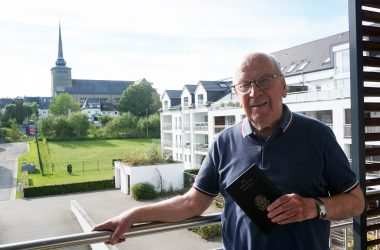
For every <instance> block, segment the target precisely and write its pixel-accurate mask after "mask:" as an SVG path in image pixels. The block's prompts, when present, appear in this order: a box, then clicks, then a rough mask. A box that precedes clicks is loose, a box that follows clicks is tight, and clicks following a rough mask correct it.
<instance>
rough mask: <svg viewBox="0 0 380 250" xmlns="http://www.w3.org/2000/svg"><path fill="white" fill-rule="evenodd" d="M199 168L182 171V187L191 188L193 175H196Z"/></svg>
mask: <svg viewBox="0 0 380 250" xmlns="http://www.w3.org/2000/svg"><path fill="white" fill-rule="evenodd" d="M198 172H199V169H186V170H185V172H184V173H183V182H184V183H183V187H184V188H191V187H192V186H193V183H194V180H195V177H196V176H197V174H198Z"/></svg>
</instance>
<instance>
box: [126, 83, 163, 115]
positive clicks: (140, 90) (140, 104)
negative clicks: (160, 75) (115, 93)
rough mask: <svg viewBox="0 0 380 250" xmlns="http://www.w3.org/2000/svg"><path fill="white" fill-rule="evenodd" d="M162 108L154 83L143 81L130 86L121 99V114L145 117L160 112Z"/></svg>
mask: <svg viewBox="0 0 380 250" xmlns="http://www.w3.org/2000/svg"><path fill="white" fill-rule="evenodd" d="M160 107H161V103H160V96H159V94H158V93H157V90H156V89H154V88H153V86H152V83H150V82H148V81H147V80H145V79H143V80H141V81H139V82H135V83H134V84H133V85H131V86H129V87H128V88H127V89H126V90H125V91H124V92H123V95H122V97H121V99H120V106H119V109H120V112H131V113H132V114H134V115H136V116H140V117H141V116H145V115H150V114H153V113H156V112H158V109H159V108H160Z"/></svg>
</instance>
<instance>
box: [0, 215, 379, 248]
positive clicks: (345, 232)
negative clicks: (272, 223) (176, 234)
mask: <svg viewBox="0 0 380 250" xmlns="http://www.w3.org/2000/svg"><path fill="white" fill-rule="evenodd" d="M77 216H78V215H77ZM86 219H87V218H83V220H84V222H82V223H83V224H86V223H87V225H89V222H88V221H86ZM220 220H221V214H220V213H211V214H205V215H202V216H198V217H194V218H191V219H188V220H184V221H181V222H175V223H147V224H139V225H136V226H133V228H132V229H131V230H130V232H127V233H125V234H124V235H123V238H125V239H126V240H127V242H126V243H125V244H123V245H125V246H123V248H122V249H124V247H125V249H128V239H131V238H136V237H144V236H147V235H153V234H157V233H163V232H171V231H176V230H180V229H187V228H191V227H197V226H204V225H210V224H217V223H220ZM379 221H380V217H372V218H370V219H369V220H368V223H369V225H371V224H374V223H377V222H379ZM352 224H353V222H352V220H351V219H348V220H344V221H336V222H333V223H332V224H331V227H330V249H339V250H343V249H352V248H353V245H354V240H353V230H352ZM89 228H91V227H89ZM110 236H111V232H106V231H103V232H91V231H88V230H87V231H85V232H83V233H74V234H67V235H61V236H56V237H49V238H39V239H34V240H29V241H20V242H14V243H7V244H2V245H0V250H11V249H12V250H17V249H38V250H43V249H59V248H65V249H71V248H72V247H74V246H86V245H87V246H89V245H90V244H91V245H93V246H94V244H95V243H98V244H97V247H98V248H97V249H108V248H106V246H105V245H104V247H103V248H101V247H102V246H101V245H102V242H105V241H107V240H108V239H109V237H110ZM379 236H380V232H378V230H375V231H373V232H372V233H371V234H368V237H369V238H372V239H378V238H379ZM172 241H174V242H177V244H178V246H179V248H181V247H180V245H181V244H182V243H181V240H177V239H175V238H173V239H172ZM156 244H163V242H161V243H160V242H156ZM117 246H120V245H116V247H117ZM99 247H100V248H99ZM113 249H118V248H113ZM213 249H214V250H216V249H222V248H213ZM374 249H375V248H374ZM210 250H211V249H210Z"/></svg>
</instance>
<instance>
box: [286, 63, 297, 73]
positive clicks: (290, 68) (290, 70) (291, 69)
mask: <svg viewBox="0 0 380 250" xmlns="http://www.w3.org/2000/svg"><path fill="white" fill-rule="evenodd" d="M296 66H297V64H296V63H295V64H292V65H290V67H289V68H288V70H287V71H286V73H290V72H292V71H293V69H294V68H295V67H296Z"/></svg>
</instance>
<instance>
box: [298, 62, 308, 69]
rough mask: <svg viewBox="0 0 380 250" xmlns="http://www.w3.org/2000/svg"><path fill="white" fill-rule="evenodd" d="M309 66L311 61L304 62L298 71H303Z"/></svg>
mask: <svg viewBox="0 0 380 250" xmlns="http://www.w3.org/2000/svg"><path fill="white" fill-rule="evenodd" d="M308 64H309V61H304V62H303V63H301V64H300V66H299V67H298V69H297V71H301V70H303V69H304V68H305V67H306V65H308Z"/></svg>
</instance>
